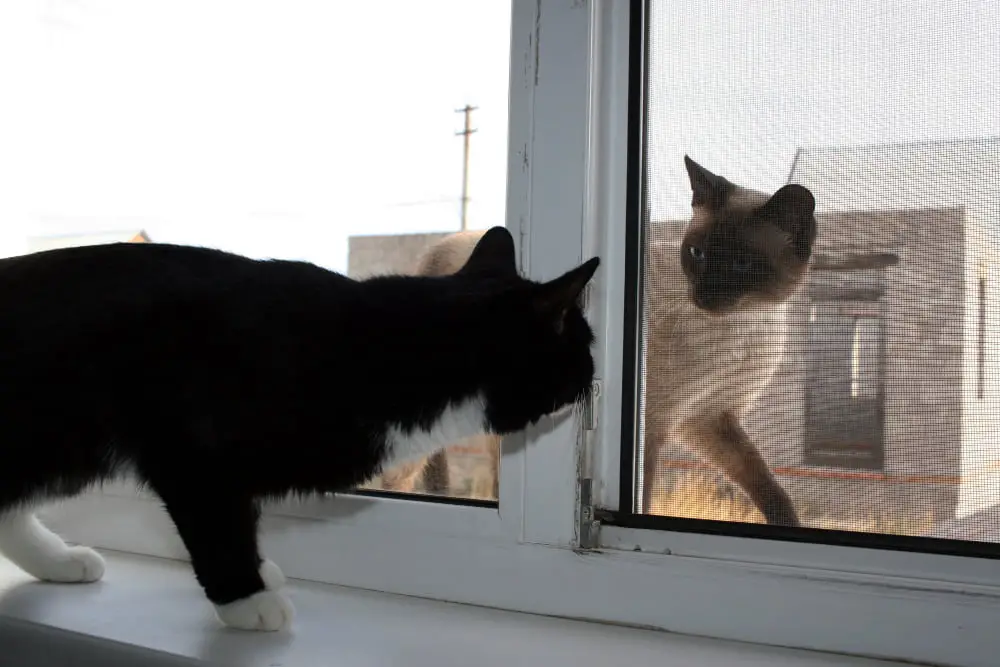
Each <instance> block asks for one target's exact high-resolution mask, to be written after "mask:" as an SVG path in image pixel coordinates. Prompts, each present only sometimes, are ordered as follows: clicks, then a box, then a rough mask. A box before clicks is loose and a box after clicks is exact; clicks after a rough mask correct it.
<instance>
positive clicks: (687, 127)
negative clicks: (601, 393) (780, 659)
mask: <svg viewBox="0 0 1000 667" xmlns="http://www.w3.org/2000/svg"><path fill="white" fill-rule="evenodd" d="M646 20H647V25H648V37H647V40H648V42H647V46H646V49H647V51H646V64H647V67H646V81H645V91H644V95H645V97H644V103H643V111H644V114H645V116H644V118H645V128H644V133H645V136H644V137H643V141H644V148H645V151H644V157H643V158H642V159H643V160H644V163H643V164H644V169H643V171H642V173H643V180H644V182H643V186H644V188H643V192H644V199H645V201H644V205H643V206H642V208H643V210H644V214H643V215H642V220H641V232H640V234H639V237H638V238H639V239H640V242H641V243H640V251H639V255H640V256H639V257H637V259H638V260H639V261H640V265H641V266H642V271H641V272H640V273H641V276H640V280H639V283H640V284H639V285H638V287H637V289H639V290H641V299H640V301H639V302H640V303H641V304H642V305H641V313H640V315H639V327H638V329H639V340H638V341H636V345H638V346H639V349H640V350H641V351H642V353H641V355H640V358H641V362H640V364H639V366H640V368H639V370H638V373H639V378H638V380H639V381H638V382H637V386H638V387H639V389H638V390H637V391H638V397H637V403H638V406H639V409H638V410H637V411H636V421H637V424H636V428H635V429H634V433H635V447H634V449H633V450H631V452H630V454H629V456H632V455H634V457H635V461H634V463H635V467H634V468H635V474H634V475H633V478H632V479H631V480H629V481H630V484H628V485H627V488H626V490H625V491H624V494H626V495H625V497H623V505H624V506H626V507H629V506H631V507H634V510H635V513H638V514H647V515H657V516H663V517H677V518H693V519H701V520H707V521H712V520H724V521H736V522H743V523H756V524H762V523H767V524H771V525H774V526H782V527H783V528H785V529H787V528H789V527H791V528H796V527H799V526H801V527H808V528H821V529H834V530H839V531H852V532H855V533H864V534H868V535H890V536H912V537H936V538H942V537H944V538H951V539H955V540H964V541H980V542H1000V529H998V528H997V526H998V525H1000V437H998V436H1000V403H997V402H996V400H997V399H996V396H997V392H996V391H995V389H994V388H993V387H992V386H991V383H992V382H993V380H994V378H997V377H1000V374H998V369H997V368H996V364H997V363H1000V358H998V357H997V355H996V353H995V350H994V346H995V343H994V342H993V341H992V339H991V332H992V331H993V329H991V325H992V323H993V322H994V320H995V319H996V317H997V312H996V308H995V306H994V304H993V303H992V302H991V301H990V300H989V299H987V298H986V294H987V290H988V286H989V284H990V282H989V279H990V276H992V275H993V273H994V271H995V266H996V263H997V262H998V259H1000V236H998V233H997V227H996V220H997V211H998V210H1000V114H997V113H996V108H997V104H998V103H1000V49H998V48H997V44H998V43H1000V5H998V4H997V3H995V2H987V1H983V2H967V3H954V2H945V1H944V0H923V1H921V2H918V3H912V2H901V1H900V2H881V3H871V2H864V1H862V0H847V1H836V2H834V1H821V2H810V3H801V2H791V1H789V2H768V3H752V2H751V3H747V2H737V1H732V0H710V1H707V2H705V1H702V0H652V1H651V2H650V3H649V4H648V13H647V16H646ZM685 156H688V158H689V159H686V157H685ZM813 224H815V226H813ZM623 467H624V468H627V469H629V470H631V469H632V468H633V461H631V460H626V461H623ZM668 525H671V524H669V523H664V524H663V527H667V526H668ZM764 530H770V529H764ZM781 534H783V535H789V536H794V534H796V533H795V531H788V530H785V531H784V532H782V533H781Z"/></svg>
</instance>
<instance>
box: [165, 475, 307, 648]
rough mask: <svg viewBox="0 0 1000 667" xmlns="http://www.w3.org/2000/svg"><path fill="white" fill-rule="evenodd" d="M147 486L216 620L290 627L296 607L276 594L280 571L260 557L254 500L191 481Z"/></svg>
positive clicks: (256, 627)
mask: <svg viewBox="0 0 1000 667" xmlns="http://www.w3.org/2000/svg"><path fill="white" fill-rule="evenodd" d="M150 485H151V487H152V488H153V490H154V491H156V493H157V494H159V496H160V497H161V498H162V499H163V503H164V505H165V507H166V509H167V513H168V514H169V515H170V518H171V519H172V520H173V522H174V525H175V526H176V527H177V532H178V533H179V534H180V537H181V540H183V542H184V545H185V546H186V547H187V550H188V553H189V554H190V556H191V566H192V567H193V569H194V573H195V577H196V578H197V579H198V583H200V584H201V586H202V588H203V589H204V591H205V595H206V597H208V599H209V600H210V601H211V602H212V604H214V605H215V611H216V614H217V615H218V617H219V620H220V621H222V622H223V623H224V624H225V625H227V626H229V627H232V628H239V629H242V630H267V631H275V630H281V629H284V628H286V627H288V626H289V625H290V624H291V622H292V619H293V617H294V613H295V609H294V607H293V606H292V603H291V601H290V600H289V599H288V597H287V596H285V594H283V593H282V592H281V591H279V590H276V589H278V588H280V587H281V585H282V584H283V583H284V575H283V574H282V573H281V570H280V569H278V566H277V565H275V564H274V563H272V562H271V561H268V560H265V559H263V558H261V557H260V554H259V551H258V546H257V526H258V521H259V518H260V509H259V507H258V505H257V503H256V502H255V501H254V499H253V498H252V497H250V496H249V495H246V494H242V493H240V492H238V491H235V490H233V489H232V488H225V489H223V488H214V487H213V488H209V486H210V485H208V484H203V483H197V482H196V483H193V482H192V480H184V481H183V482H182V483H180V484H176V486H175V484H163V483H157V481H156V480H153V479H151V480H150Z"/></svg>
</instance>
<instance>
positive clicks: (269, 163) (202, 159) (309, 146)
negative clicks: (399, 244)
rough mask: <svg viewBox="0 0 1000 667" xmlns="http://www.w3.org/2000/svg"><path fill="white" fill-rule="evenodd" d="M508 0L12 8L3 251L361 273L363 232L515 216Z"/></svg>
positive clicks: (21, 4) (67, 2)
mask: <svg viewBox="0 0 1000 667" xmlns="http://www.w3.org/2000/svg"><path fill="white" fill-rule="evenodd" d="M509 40H510V2H509V0H507V1H505V0H431V1H429V2H413V1H412V0H380V1H379V2H339V1H336V2H330V1H329V0H280V1H275V0H170V2H150V1H147V0H35V1H28V0H18V2H3V3H0V91H2V95H3V98H2V101H0V219H2V223H0V254H13V253H17V252H23V247H24V243H25V238H26V237H27V236H28V235H32V234H50V233H66V232H86V231H104V230H106V229H109V228H140V227H141V228H144V229H146V230H147V231H148V232H149V234H150V236H151V237H152V238H153V240H155V241H165V242H179V243H192V244H200V245H209V246H216V247H222V248H225V249H228V250H235V251H237V252H241V253H246V254H249V255H253V256H278V257H294V258H303V259H308V260H311V261H315V262H317V263H320V264H323V265H326V266H329V267H331V268H335V269H338V270H346V266H347V236H348V235H350V234H367V233H389V232H405V231H450V230H455V229H458V228H459V197H460V190H461V163H462V141H461V138H460V137H457V136H455V131H457V130H459V129H460V128H461V127H462V121H463V118H462V115H461V114H457V113H455V109H458V108H460V107H462V106H464V105H465V104H466V103H470V104H472V105H475V106H478V107H479V109H478V110H477V111H475V112H474V115H473V124H474V126H475V127H476V128H478V132H477V133H476V134H474V135H473V137H472V151H471V156H472V158H471V169H470V173H471V187H470V195H471V196H472V197H473V205H472V206H471V207H470V224H471V226H473V227H486V226H490V225H494V224H503V223H504V203H505V202H504V199H505V187H506V183H505V182H506V153H507V143H506V141H507V88H508V85H507V80H508V62H509Z"/></svg>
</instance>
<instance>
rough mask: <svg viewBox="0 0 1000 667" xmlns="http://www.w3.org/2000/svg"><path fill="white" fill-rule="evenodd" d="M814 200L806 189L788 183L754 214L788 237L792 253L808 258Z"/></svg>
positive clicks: (814, 230) (812, 230) (813, 229)
mask: <svg viewBox="0 0 1000 667" xmlns="http://www.w3.org/2000/svg"><path fill="white" fill-rule="evenodd" d="M815 211H816V199H815V198H814V197H813V194H812V192H810V191H809V188H807V187H805V186H803V185H799V184H798V183H790V184H788V185H786V186H784V187H782V188H781V189H780V190H778V191H777V192H775V193H774V194H773V195H771V198H770V199H768V200H767V203H766V204H764V205H763V206H762V207H760V209H759V210H758V214H759V215H760V216H761V217H763V218H765V219H766V220H767V221H768V222H770V223H771V224H773V225H775V226H776V227H778V228H779V229H781V231H783V232H785V233H786V234H788V236H789V238H790V239H791V242H792V246H793V247H794V249H795V254H796V255H797V256H798V257H799V258H800V259H803V260H805V259H809V254H810V252H811V251H812V245H813V242H814V241H815V240H816V218H815V216H814V215H813V213H814V212H815Z"/></svg>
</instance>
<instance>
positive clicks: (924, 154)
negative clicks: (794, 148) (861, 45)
mask: <svg viewBox="0 0 1000 667" xmlns="http://www.w3.org/2000/svg"><path fill="white" fill-rule="evenodd" d="M788 180H789V182H790V183H800V184H802V185H805V186H806V187H808V188H809V189H810V190H812V192H813V194H814V195H815V197H816V210H817V212H818V213H824V212H830V211H874V210H881V211H893V210H904V209H928V208H934V209H936V208H955V207H966V208H980V209H987V210H990V209H992V210H993V211H995V212H1000V197H998V196H997V188H998V185H1000V137H990V138H984V139H968V140H959V141H929V142H919V143H905V144H881V145H874V146H834V147H825V148H802V149H800V150H799V151H798V152H797V154H796V157H795V161H794V163H793V165H792V169H791V175H790V177H789V179H788ZM994 219H995V220H997V221H1000V218H994Z"/></svg>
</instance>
